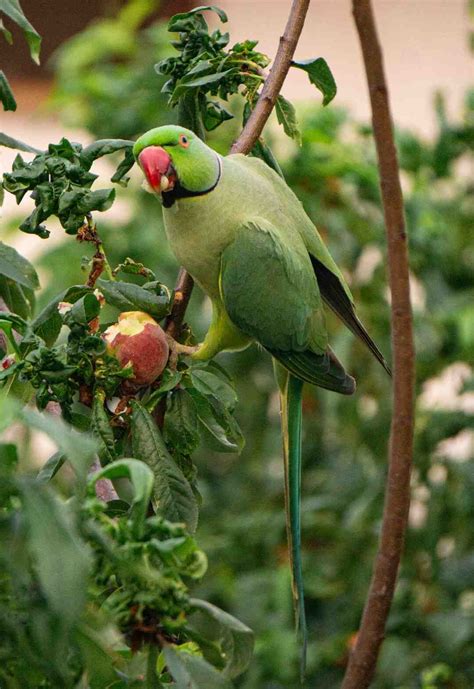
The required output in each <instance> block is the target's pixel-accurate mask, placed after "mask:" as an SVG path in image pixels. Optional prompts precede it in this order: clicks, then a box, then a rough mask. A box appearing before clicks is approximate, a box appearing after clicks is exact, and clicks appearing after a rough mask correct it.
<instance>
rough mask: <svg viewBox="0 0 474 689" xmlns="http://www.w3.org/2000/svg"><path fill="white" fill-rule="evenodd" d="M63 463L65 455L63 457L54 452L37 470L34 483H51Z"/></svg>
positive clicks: (60, 453)
mask: <svg viewBox="0 0 474 689" xmlns="http://www.w3.org/2000/svg"><path fill="white" fill-rule="evenodd" d="M65 461H66V455H63V454H62V452H55V453H54V455H52V456H51V457H50V458H49V459H48V461H47V462H46V463H45V464H44V465H43V466H42V467H41V469H40V470H39V472H38V475H37V477H36V481H37V482H38V483H48V482H49V481H51V479H52V478H54V476H56V474H57V473H58V471H59V470H60V468H61V467H62V466H63V464H64V462H65Z"/></svg>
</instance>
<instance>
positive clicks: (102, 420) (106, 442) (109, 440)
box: [91, 388, 117, 464]
mask: <svg viewBox="0 0 474 689" xmlns="http://www.w3.org/2000/svg"><path fill="white" fill-rule="evenodd" d="M104 402H105V392H104V391H103V390H101V389H100V388H99V389H97V390H96V391H95V395H94V402H93V404H92V421H91V427H92V430H93V432H94V435H95V436H96V438H97V440H98V442H99V457H100V459H101V460H102V462H103V463H105V464H109V463H110V462H113V461H114V460H115V459H116V457H117V455H116V452H115V438H114V432H113V429H112V427H111V425H110V423H109V417H108V415H107V412H106V411H105V408H104Z"/></svg>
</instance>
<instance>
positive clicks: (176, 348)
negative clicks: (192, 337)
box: [166, 335, 199, 370]
mask: <svg viewBox="0 0 474 689" xmlns="http://www.w3.org/2000/svg"><path fill="white" fill-rule="evenodd" d="M166 340H167V342H168V346H169V349H170V355H169V364H170V368H171V369H172V370H176V366H177V364H178V357H179V355H180V354H184V355H185V356H191V355H192V354H195V353H196V352H197V350H198V349H199V345H192V346H189V345H184V344H181V342H177V341H176V340H175V339H174V337H171V335H166Z"/></svg>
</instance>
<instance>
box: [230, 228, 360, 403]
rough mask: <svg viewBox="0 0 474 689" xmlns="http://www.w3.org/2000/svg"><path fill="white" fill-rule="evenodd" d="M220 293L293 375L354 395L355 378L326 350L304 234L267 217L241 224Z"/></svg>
mask: <svg viewBox="0 0 474 689" xmlns="http://www.w3.org/2000/svg"><path fill="white" fill-rule="evenodd" d="M220 289H221V295H222V299H223V302H224V305H225V309H226V311H227V313H228V315H229V318H230V319H231V321H232V322H233V323H235V325H236V326H237V327H238V328H240V330H242V331H243V332H244V333H246V334H247V335H249V336H250V337H253V338H254V339H255V340H257V342H259V343H260V344H261V345H262V346H263V347H264V348H265V349H266V350H267V351H268V352H270V353H271V354H272V355H273V356H274V357H275V359H277V360H278V361H280V363H282V364H283V365H284V366H285V368H287V369H288V370H289V371H290V372H291V373H293V374H294V375H295V376H297V377H298V378H300V379H301V380H305V381H307V382H309V383H312V384H313V385H318V386H320V387H323V388H326V389H328V390H333V391H335V392H340V393H342V394H351V393H352V392H353V391H354V389H355V383H354V380H353V379H352V378H351V376H349V375H347V374H346V372H345V371H344V368H343V366H342V365H341V364H340V362H339V361H338V360H337V358H336V357H335V355H334V354H333V353H332V351H331V350H330V349H329V348H328V346H327V333H326V327H325V321H324V313H323V305H322V300H321V295H320V292H319V289H318V283H317V280H316V279H315V276H314V271H313V268H312V265H311V261H310V259H309V255H308V253H307V250H306V248H305V246H304V244H303V243H302V242H301V240H300V238H299V236H298V235H297V234H296V233H294V234H293V235H292V237H291V238H290V237H289V236H284V237H282V236H281V235H280V233H279V232H278V230H277V229H276V228H275V227H274V226H273V225H272V224H271V223H269V222H268V221H267V220H265V219H263V218H254V219H252V220H249V221H247V222H246V223H244V224H242V225H241V226H240V227H239V229H238V231H237V233H236V238H235V239H234V241H233V242H232V243H231V244H230V245H229V246H228V247H227V248H226V249H225V250H224V252H223V254H222V262H221V273H220Z"/></svg>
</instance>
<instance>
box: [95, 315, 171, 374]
mask: <svg viewBox="0 0 474 689" xmlns="http://www.w3.org/2000/svg"><path fill="white" fill-rule="evenodd" d="M136 315H137V316H139V320H140V321H141V324H142V327H141V330H140V331H139V332H136V333H135V334H133V335H132V334H127V333H126V332H120V330H121V329H122V330H125V331H126V330H127V322H128V319H129V318H130V317H132V318H135V316H136ZM144 316H145V314H141V313H140V312H130V313H126V314H121V315H120V317H119V322H118V324H117V326H111V328H108V329H107V330H106V331H105V333H104V337H105V340H106V342H107V346H108V349H109V352H110V353H111V354H113V355H115V356H116V357H117V359H118V361H119V362H120V364H121V366H123V367H125V366H126V365H127V364H128V363H131V364H132V366H133V374H134V375H133V377H132V378H130V379H129V380H130V381H132V382H133V383H135V384H136V385H149V384H150V383H153V381H154V380H156V378H158V376H159V375H160V374H161V373H162V372H163V370H164V368H165V366H166V363H167V361H168V357H169V347H168V342H167V341H166V336H165V334H164V332H163V330H162V329H161V327H160V326H159V325H158V323H156V322H155V321H154V320H153V319H152V318H151V317H150V316H147V317H146V318H144ZM110 331H112V332H110ZM117 331H118V332H117Z"/></svg>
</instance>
